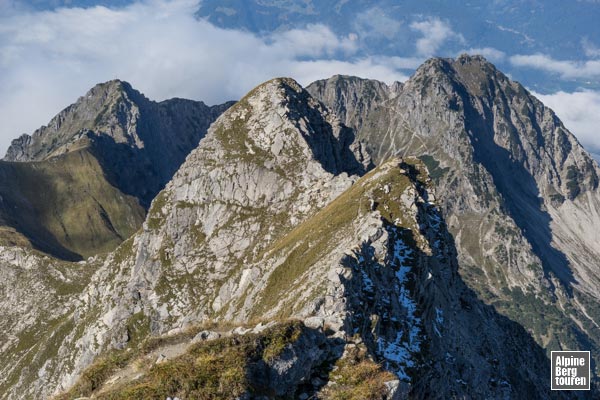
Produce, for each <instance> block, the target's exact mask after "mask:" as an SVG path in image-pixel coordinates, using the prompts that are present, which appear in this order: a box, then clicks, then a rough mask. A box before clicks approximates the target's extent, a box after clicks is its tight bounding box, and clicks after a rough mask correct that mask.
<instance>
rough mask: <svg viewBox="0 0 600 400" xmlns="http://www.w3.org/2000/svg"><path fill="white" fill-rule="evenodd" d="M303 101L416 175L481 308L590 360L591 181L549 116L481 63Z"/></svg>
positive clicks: (361, 84)
mask: <svg viewBox="0 0 600 400" xmlns="http://www.w3.org/2000/svg"><path fill="white" fill-rule="evenodd" d="M307 89H308V91H309V92H310V93H311V94H312V95H313V96H314V97H316V98H318V99H319V100H320V101H322V102H323V103H324V104H325V105H327V106H328V107H329V108H330V109H331V110H333V111H334V112H335V113H336V114H337V115H339V116H340V118H341V119H342V121H343V122H344V123H345V124H346V125H347V126H349V127H352V128H353V129H354V130H355V131H356V135H357V138H358V139H359V140H361V141H363V142H364V144H365V146H366V147H367V149H368V150H369V153H370V154H371V156H372V158H373V160H374V161H375V162H376V163H380V162H382V161H383V160H385V159H387V158H389V157H391V156H395V155H401V156H402V155H414V156H417V157H419V158H421V159H422V160H423V161H424V162H425V163H426V164H427V166H428V168H429V172H430V174H431V176H432V178H433V179H434V181H435V187H436V190H435V193H436V196H437V198H438V199H441V202H440V207H441V208H442V213H443V215H444V217H445V218H446V220H447V221H448V222H449V230H450V232H451V233H452V235H453V236H454V238H455V240H456V244H457V249H458V257H459V263H460V271H461V274H462V275H463V277H464V278H465V279H466V281H467V284H468V285H469V286H471V287H472V288H473V289H475V291H476V292H477V293H478V294H479V295H480V296H481V297H482V298H483V299H485V300H486V301H487V302H489V303H491V304H493V305H495V306H496V307H497V308H498V309H499V310H501V312H503V313H504V314H506V315H508V316H510V317H511V318H513V319H515V320H517V321H519V322H520V323H521V324H523V325H524V326H526V327H527V328H528V329H529V330H530V331H531V332H532V333H533V335H534V337H535V338H536V340H538V342H539V343H541V344H542V345H544V346H546V347H547V348H548V349H554V350H557V349H560V348H585V349H589V348H590V347H591V348H592V349H598V344H599V343H600V330H598V327H597V325H596V322H595V320H597V318H598V317H599V316H600V314H599V313H598V312H599V311H600V309H599V308H598V306H597V305H596V304H597V301H598V293H600V290H599V289H600V281H599V280H598V265H597V260H599V259H600V230H598V228H592V227H591V225H594V226H598V222H599V221H598V214H597V210H598V208H599V207H600V193H599V191H598V175H599V170H598V166H597V164H596V163H595V162H594V161H593V160H592V158H591V157H590V156H589V155H588V154H587V152H586V151H585V150H584V149H583V148H582V147H581V146H580V144H579V143H578V142H577V140H576V139H575V137H574V136H573V135H571V134H570V133H569V132H568V131H567V130H566V129H565V128H564V126H563V125H562V123H561V122H560V120H558V118H557V117H556V115H555V114H554V113H553V112H552V111H551V110H550V109H548V108H546V107H544V105H543V104H542V103H540V102H539V101H538V100H537V99H535V98H534V97H533V96H531V95H530V94H529V93H528V92H527V91H526V90H525V89H524V88H523V87H522V86H521V85H520V84H518V83H517V82H513V81H511V80H510V79H508V78H507V77H506V76H505V75H503V74H502V73H501V72H499V71H498V70H496V68H495V67H494V66H493V65H491V64H489V63H488V62H487V61H486V60H485V59H483V58H481V57H468V56H461V57H459V58H458V59H456V60H450V59H432V60H429V61H427V62H426V63H425V64H424V65H423V66H421V67H420V68H419V69H418V70H417V72H416V73H415V75H414V76H413V77H412V78H411V79H410V80H408V81H407V82H406V83H404V84H402V85H400V84H396V85H394V86H393V87H389V88H387V89H386V87H385V85H383V84H382V83H380V82H376V81H370V80H362V79H358V78H352V77H342V76H336V77H333V78H331V79H328V80H324V81H318V82H315V83H313V84H311V85H310V86H309V87H308V88H307ZM583 304H585V305H583ZM566 305H568V306H566ZM565 306H566V307H567V310H563V307H565ZM571 307H573V308H571Z"/></svg>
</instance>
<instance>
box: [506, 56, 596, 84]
mask: <svg viewBox="0 0 600 400" xmlns="http://www.w3.org/2000/svg"><path fill="white" fill-rule="evenodd" d="M510 62H511V64H512V65H514V66H517V67H529V68H535V69H539V70H542V71H546V72H550V73H553V74H558V75H560V77H561V78H563V79H575V78H588V79H597V78H600V60H586V61H570V60H569V61H565V60H555V59H554V58H552V57H550V56H547V55H545V54H531V55H522V54H518V55H514V56H512V57H510Z"/></svg>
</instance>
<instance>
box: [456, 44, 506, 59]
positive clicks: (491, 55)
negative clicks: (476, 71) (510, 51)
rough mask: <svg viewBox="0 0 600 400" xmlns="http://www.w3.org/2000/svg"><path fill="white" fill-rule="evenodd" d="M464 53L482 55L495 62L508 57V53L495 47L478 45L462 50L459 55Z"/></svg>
mask: <svg viewBox="0 0 600 400" xmlns="http://www.w3.org/2000/svg"><path fill="white" fill-rule="evenodd" d="M462 53H467V54H471V55H481V56H484V57H485V58H487V59H488V60H490V61H493V62H500V61H503V60H504V59H505V58H506V54H505V53H504V52H503V51H500V50H498V49H495V48H493V47H477V48H473V47H471V48H470V49H466V50H461V51H460V52H459V53H458V55H460V54H462Z"/></svg>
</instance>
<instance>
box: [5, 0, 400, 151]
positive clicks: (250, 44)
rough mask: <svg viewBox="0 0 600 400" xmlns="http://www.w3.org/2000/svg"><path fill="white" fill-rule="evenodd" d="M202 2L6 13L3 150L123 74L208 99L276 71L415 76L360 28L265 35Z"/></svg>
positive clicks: (305, 76)
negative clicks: (344, 33)
mask: <svg viewBox="0 0 600 400" xmlns="http://www.w3.org/2000/svg"><path fill="white" fill-rule="evenodd" d="M0 1H2V0H0ZM5 1H6V0H5ZM3 7H9V5H7V3H6V2H4V3H3ZM196 9H197V0H193V1H191V0H172V1H166V0H148V1H144V2H139V3H134V4H132V5H130V6H127V7H125V8H120V9H109V8H105V7H93V8H87V9H83V8H62V9H57V10H56V11H45V12H29V11H19V12H17V11H16V10H14V9H13V10H12V11H13V12H12V13H9V12H6V13H2V14H1V15H3V16H0V119H1V120H2V121H3V123H2V125H1V126H0V153H3V152H4V151H5V149H6V147H7V146H8V144H9V143H10V140H11V139H13V138H15V137H17V136H18V135H20V134H21V133H24V132H27V133H31V132H32V131H33V130H34V129H36V128H38V127H39V126H40V125H42V124H45V123H47V122H48V121H49V120H50V118H51V117H52V116H54V115H55V114H56V113H57V112H58V111H60V110H61V109H62V108H64V107H65V106H67V105H68V104H70V103H72V102H74V101H75V100H76V99H77V97H78V96H81V95H83V94H84V93H85V92H86V91H87V90H88V89H89V88H91V87H92V86H93V85H94V84H96V83H98V82H103V81H107V80H110V79H114V78H119V79H123V80H126V81H129V82H130V83H131V84H132V85H133V86H134V87H135V88H137V89H138V90H141V91H142V92H144V93H145V94H146V95H147V96H148V97H150V98H152V99H156V100H162V99H166V98H170V97H175V96H177V97H186V98H191V99H199V100H204V101H205V102H207V103H218V102H223V101H226V100H230V99H238V98H240V97H241V96H242V95H243V94H245V93H246V92H247V91H249V90H250V89H251V88H252V87H254V86H256V85H257V84H260V83H261V82H263V81H265V80H268V79H270V78H272V77H275V76H291V77H293V78H295V79H297V80H298V81H299V82H300V83H302V84H308V83H310V82H312V81H314V80H316V79H320V78H326V77H329V76H331V75H333V74H349V75H358V76H363V77H369V78H374V79H379V80H383V81H386V82H391V81H394V80H405V79H406V76H405V75H404V74H403V73H401V72H400V71H399V69H398V68H397V67H396V66H395V65H396V64H398V63H400V61H401V59H398V60H395V64H394V63H393V62H391V61H390V59H388V58H379V57H366V58H358V57H355V53H356V51H357V48H356V44H355V42H354V40H353V38H350V37H339V36H336V35H335V34H334V33H333V32H332V31H331V30H330V29H329V28H327V27H325V26H323V25H309V26H307V27H306V28H305V29H293V30H289V31H287V32H283V33H281V32H280V33H278V34H277V35H273V36H266V37H258V36H256V35H254V34H251V33H247V32H241V31H235V30H226V29H220V28H217V27H215V26H213V25H211V24H210V23H208V22H206V21H203V20H200V21H198V20H196V19H195V18H194V17H193V13H194V11H195V10H196ZM9 15H10V16H9ZM344 60H351V61H344Z"/></svg>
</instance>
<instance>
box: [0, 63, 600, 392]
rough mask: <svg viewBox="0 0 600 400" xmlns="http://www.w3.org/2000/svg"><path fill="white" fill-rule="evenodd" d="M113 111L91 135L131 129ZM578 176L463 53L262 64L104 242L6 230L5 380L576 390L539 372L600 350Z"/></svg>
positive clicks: (143, 386)
mask: <svg viewBox="0 0 600 400" xmlns="http://www.w3.org/2000/svg"><path fill="white" fill-rule="evenodd" d="M140 115H141V112H140ZM108 126H109V127H108V128H104V129H105V130H106V131H110V132H112V133H111V135H101V134H96V133H94V132H93V131H92V133H88V134H86V137H87V138H89V140H90V141H94V143H95V144H94V146H99V145H100V144H102V146H103V147H102V148H104V149H108V148H110V147H108V146H104V144H103V142H102V140H110V142H111V143H116V145H115V148H121V146H125V147H127V148H129V149H133V150H131V151H132V152H134V153H133V154H136V152H138V151H144V150H143V149H145V148H146V147H145V146H140V145H139V143H140V141H141V139H140V140H138V138H142V137H143V135H142V134H136V135H125V134H123V133H122V132H123V131H120V130H118V129H116V128H115V129H113V130H110V129H109V128H110V124H109V125H108ZM127 132H131V131H127ZM34 136H35V135H34ZM99 138H102V139H99ZM107 138H112V139H107ZM23 142H25V140H23ZM42 142H43V141H42V140H41V139H39V140H38V143H42ZM69 143H70V142H69V140H62V139H61V141H60V143H57V145H56V146H55V147H53V148H51V147H52V146H50V147H48V146H46V145H37V146H32V147H31V149H32V150H30V151H25V150H24V151H20V152H15V153H14V154H17V153H18V154H23V155H27V157H38V154H48V155H49V154H52V156H50V157H49V158H47V157H48V156H43V155H42V156H40V157H41V158H40V159H41V160H42V161H37V163H48V162H52V161H53V160H59V159H61V157H75V156H79V155H80V154H81V153H80V151H79V150H77V151H71V150H69V149H70V148H71V147H69V146H70V145H69ZM148 143H152V141H149V142H148ZM94 146H89V147H85V149H86V150H85V151H88V149H89V154H90V157H91V155H94V160H104V161H99V162H98V163H99V164H101V163H102V162H106V161H107V160H109V159H110V158H109V157H108V153H106V154H107V156H106V157H104V158H101V157H97V158H96V156H95V155H97V154H98V152H97V150H96V149H95V147H94ZM136 149H137V150H136ZM65 150H66V151H65ZM400 156H401V157H400ZM78 160H79V159H78ZM84 160H85V158H84ZM27 163H29V164H31V165H37V164H36V162H33V161H27V162H25V163H15V162H10V163H7V165H10V166H12V168H13V169H15V171H14V172H11V173H13V174H17V173H22V172H20V170H19V171H17V169H16V167H17V166H20V165H26V164H27ZM92 170H93V169H92ZM597 174H598V170H597V166H596V164H595V163H593V162H592V161H591V160H590V159H589V156H588V155H587V153H585V151H583V150H582V149H581V147H580V146H579V144H578V143H577V141H576V140H575V139H574V138H573V137H572V135H570V133H568V132H567V131H566V130H565V129H564V127H562V125H561V124H560V121H558V119H556V117H555V116H554V114H553V113H552V112H551V111H550V110H548V109H546V108H545V107H544V106H543V105H542V104H541V103H539V102H538V101H537V100H535V99H534V98H533V97H531V96H530V95H529V94H528V93H527V92H526V91H525V90H524V89H523V88H522V87H521V86H520V85H519V84H517V83H515V82H511V81H510V80H509V79H508V78H506V77H505V76H504V75H502V74H501V73H500V72H498V71H497V70H496V69H495V68H494V67H493V66H492V65H491V64H489V63H487V62H486V61H485V60H484V59H482V58H479V57H460V58H458V59H457V60H444V59H433V60H430V61H428V62H427V63H425V64H424V65H423V66H422V67H421V68H420V69H419V70H418V71H417V73H416V74H415V76H414V77H412V78H411V79H410V80H409V81H407V82H406V83H404V84H395V85H393V86H391V87H388V86H386V85H385V84H382V83H380V82H375V81H368V80H362V79H358V78H352V77H340V76H337V77H334V78H331V79H329V80H326V81H319V82H316V83H314V84H313V85H311V86H310V87H309V88H307V89H304V88H302V87H301V86H300V85H299V84H298V83H297V82H295V81H293V80H292V79H288V78H282V79H274V80H271V81H268V82H266V83H264V84H262V85H260V86H258V87H257V88H255V89H253V90H252V91H251V92H250V93H248V94H247V95H246V96H245V97H244V98H243V99H241V100H240V101H239V102H237V103H236V104H235V105H234V106H232V107H230V108H229V109H228V110H226V111H225V112H224V113H223V114H222V115H221V116H220V117H219V118H218V119H217V120H216V121H215V122H214V123H213V124H212V125H211V127H210V128H209V129H208V131H207V134H206V137H205V138H204V139H203V140H202V141H200V144H199V145H198V146H197V147H196V148H195V149H194V150H193V151H192V152H191V153H190V154H189V155H188V157H187V158H186V159H185V161H184V162H183V164H182V165H181V166H180V167H179V169H178V170H177V172H176V173H175V174H174V175H173V177H172V179H170V181H169V182H168V183H167V184H166V186H165V188H164V189H163V190H161V191H160V192H159V194H158V195H157V196H156V197H155V198H154V199H153V200H152V203H151V205H150V207H149V210H148V213H147V215H146V217H145V221H144V223H143V224H142V227H141V229H139V230H138V231H137V232H136V233H135V234H133V235H132V236H131V237H130V238H129V239H127V240H126V241H124V242H123V243H122V244H121V245H120V246H119V247H118V248H117V249H116V250H115V251H113V252H111V253H109V254H107V255H106V257H105V258H96V259H91V260H89V261H87V262H84V263H78V264H66V263H62V262H59V261H57V260H54V259H49V258H43V257H39V256H38V255H36V254H32V253H30V252H28V251H27V250H23V249H19V248H15V247H12V248H7V247H5V248H3V251H2V252H0V266H2V268H0V274H1V276H0V278H1V279H0V291H3V293H8V294H10V295H9V296H7V297H6V299H4V300H3V303H2V307H1V308H0V312H1V313H2V315H1V316H0V332H7V333H6V334H4V336H2V337H1V339H2V342H3V343H5V344H4V347H3V348H2V351H1V352H0V365H2V366H3V367H1V369H0V372H1V373H0V398H28V397H33V398H47V397H50V396H52V395H55V394H59V393H62V394H61V395H60V396H59V397H58V398H59V399H63V398H64V399H72V398H80V397H90V396H93V397H95V398H99V399H104V398H106V399H114V398H127V397H128V396H129V397H130V398H131V397H133V398H162V397H166V396H171V397H174V396H178V397H180V398H233V397H235V398H248V399H250V398H253V396H255V395H257V394H261V395H263V394H264V395H265V396H267V397H268V398H277V397H279V398H281V397H283V398H285V397H289V398H307V397H308V398H310V397H311V396H313V398H319V399H339V398H361V399H362V398H368V396H370V395H372V394H373V393H378V396H379V397H377V398H382V399H383V398H415V399H430V398H440V399H447V398H476V399H478V398H486V399H487V398H491V399H507V398H517V399H520V398H534V399H547V398H554V397H556V398H565V399H566V398H585V396H584V395H586V394H588V393H584V394H583V395H581V394H578V393H574V392H556V393H553V392H550V391H549V382H548V380H549V379H548V377H549V361H548V359H547V357H546V355H545V354H544V353H545V351H549V350H559V349H586V350H592V355H593V356H595V355H597V354H599V353H598V351H597V350H598V343H600V329H598V326H597V325H595V324H596V323H595V321H594V319H595V318H596V316H597V315H600V313H599V312H598V310H599V308H598V300H597V299H596V297H595V296H596V295H597V293H598V283H597V282H598V273H597V271H596V269H595V265H594V262H593V260H597V259H598V257H599V255H598V254H597V253H596V252H597V251H598V250H597V249H599V248H600V246H598V245H597V243H596V241H597V240H598V237H599V236H600V235H599V234H598V233H597V232H596V229H597V228H594V227H589V226H588V225H585V224H583V223H581V221H587V220H592V221H596V220H595V218H598V217H597V216H595V212H594V210H596V209H598V201H597V199H598V194H597V193H598V188H597ZM64 179H67V178H64ZM69 179H71V178H69ZM110 179H111V182H118V179H117V178H110ZM121 179H123V182H127V179H130V178H129V177H125V178H123V177H121ZM131 179H133V178H131ZM116 185H117V184H116V183H115V187H117V186H116ZM135 190H137V189H135ZM135 190H132V192H135ZM100 191H103V190H100ZM104 208H105V209H106V207H104ZM598 222H600V221H598ZM112 225H113V226H115V224H114V223H113V224H112ZM594 225H595V226H596V227H597V226H600V223H594ZM115 230H117V228H115ZM16 241H17V240H15V242H16ZM17 244H18V243H17ZM22 276H25V277H26V278H27V279H26V280H27V283H25V281H24V280H23V278H22ZM30 281H34V282H36V285H37V288H38V291H40V292H42V293H43V294H44V296H43V298H38V297H36V298H31V296H28V295H27V291H28V290H29V285H28V282H30ZM8 288H11V290H8ZM25 314H26V315H28V316H30V317H31V318H27V319H23V318H21V317H20V316H22V315H25ZM289 319H292V320H295V321H294V322H289V321H288V322H282V321H286V320H289ZM259 321H260V323H259V324H257V322H259ZM208 322H210V325H208V326H210V327H212V328H208V329H214V330H215V331H207V330H204V331H202V330H203V329H207V328H206V326H207V325H206V324H207V323H208ZM267 325H268V327H267ZM242 326H243V327H242ZM233 327H237V328H235V329H233ZM190 332H200V334H199V335H198V336H196V337H195V339H194V340H192V339H191V338H192V337H194V335H195V333H194V335H191V334H190ZM221 335H222V336H223V337H221V338H220V339H217V338H219V336H221ZM160 354H165V355H166V358H167V359H166V360H165V359H164V358H161V359H160V363H158V364H157V363H156V360H157V357H159V355H160ZM103 356H104V357H103ZM595 367H596V365H595V364H594V365H593V369H594V370H595ZM596 377H597V372H596ZM594 379H595V380H597V378H594ZM328 383H329V384H328ZM594 390H595V388H594ZM596 394H597V392H594V393H593V395H596Z"/></svg>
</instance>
